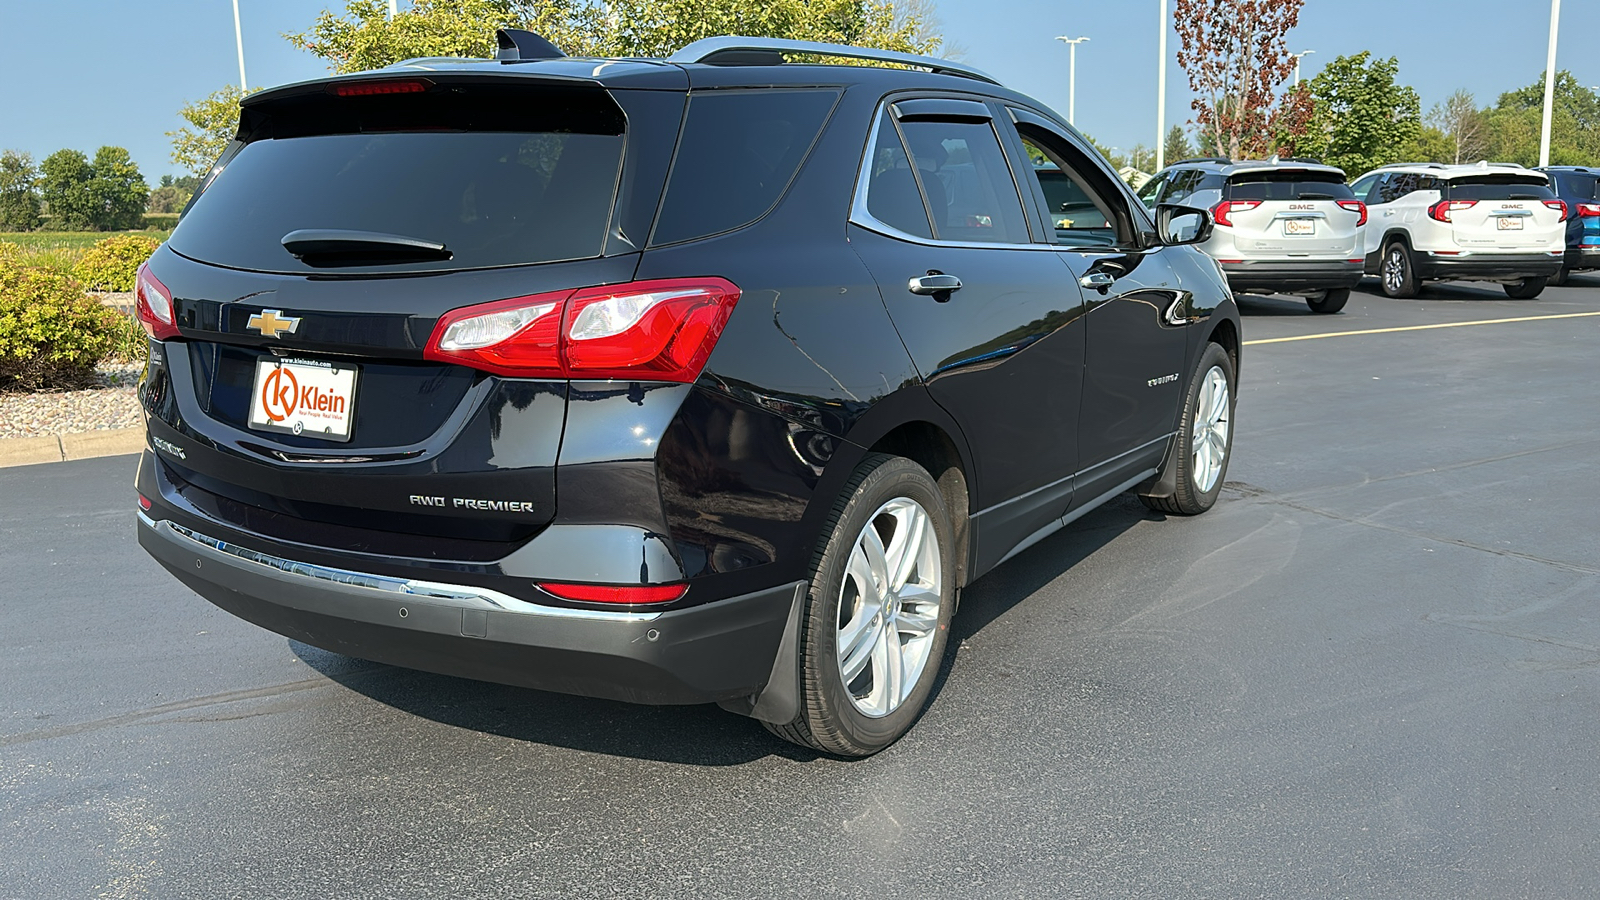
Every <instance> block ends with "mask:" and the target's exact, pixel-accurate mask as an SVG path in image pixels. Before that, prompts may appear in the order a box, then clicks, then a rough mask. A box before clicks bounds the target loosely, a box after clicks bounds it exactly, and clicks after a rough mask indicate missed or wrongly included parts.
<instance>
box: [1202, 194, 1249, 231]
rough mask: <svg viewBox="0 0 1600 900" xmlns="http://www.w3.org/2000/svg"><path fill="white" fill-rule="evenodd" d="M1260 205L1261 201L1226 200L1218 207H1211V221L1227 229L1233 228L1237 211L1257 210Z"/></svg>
mask: <svg viewBox="0 0 1600 900" xmlns="http://www.w3.org/2000/svg"><path fill="white" fill-rule="evenodd" d="M1260 205H1261V201H1260V200H1224V201H1222V202H1221V203H1218V204H1217V205H1216V206H1213V207H1211V220H1212V221H1213V222H1215V223H1217V224H1218V225H1222V226H1224V227H1226V228H1232V227H1233V219H1232V218H1231V217H1232V215H1233V213H1234V211H1236V210H1237V211H1239V212H1243V211H1245V210H1250V209H1255V208H1256V207H1258V206H1260Z"/></svg>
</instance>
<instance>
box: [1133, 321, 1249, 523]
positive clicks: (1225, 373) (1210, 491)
mask: <svg viewBox="0 0 1600 900" xmlns="http://www.w3.org/2000/svg"><path fill="white" fill-rule="evenodd" d="M1217 379H1220V381H1221V385H1222V390H1223V395H1222V397H1221V398H1217V397H1216V396H1215V395H1212V396H1210V397H1209V398H1208V396H1207V394H1208V392H1209V391H1214V390H1215V381H1216V380H1217ZM1234 383H1235V382H1234V373H1233V360H1232V359H1231V358H1230V357H1229V356H1228V353H1227V351H1226V350H1223V349H1222V347H1221V345H1219V344H1213V343H1209V342H1208V343H1207V344H1206V349H1205V352H1204V353H1201V354H1200V364H1199V365H1197V366H1195V370H1194V377H1192V378H1190V379H1189V391H1188V395H1187V398H1186V399H1185V402H1184V407H1183V425H1182V427H1181V428H1179V429H1178V437H1177V443H1175V444H1174V445H1173V447H1172V451H1171V452H1170V453H1168V454H1167V461H1166V463H1165V465H1167V466H1177V467H1178V471H1177V479H1176V488H1175V489H1174V491H1173V492H1172V496H1170V497H1147V496H1144V495H1142V494H1141V495H1140V496H1139V500H1140V501H1141V502H1143V503H1144V505H1145V506H1146V507H1148V508H1150V509H1153V510H1155V511H1157V512H1164V513H1174V514H1177V515H1181V516H1196V515H1199V514H1200V513H1203V512H1205V511H1206V510H1208V509H1210V508H1211V507H1212V506H1213V505H1215V504H1216V502H1217V495H1219V494H1221V493H1222V483H1223V481H1224V480H1226V478H1227V475H1228V460H1229V458H1230V457H1231V456H1232V455H1233V408H1234ZM1219 399H1220V402H1218V401H1219ZM1197 430H1198V431H1199V432H1200V436H1201V441H1200V443H1199V445H1198V446H1197V442H1196V431H1197ZM1202 453H1204V454H1205V457H1204V458H1202ZM1218 456H1220V460H1219V459H1218V458H1217V457H1218ZM1161 474H1162V475H1164V474H1165V472H1163V473H1161ZM1157 478H1158V480H1159V478H1160V475H1158V476H1157Z"/></svg>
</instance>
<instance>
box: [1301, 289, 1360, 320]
mask: <svg viewBox="0 0 1600 900" xmlns="http://www.w3.org/2000/svg"><path fill="white" fill-rule="evenodd" d="M1349 302H1350V289H1349V288H1335V289H1333V290H1330V291H1323V292H1322V294H1321V296H1318V297H1307V298H1306V305H1307V306H1309V307H1311V311H1312V312H1314V313H1322V314H1329V313H1336V312H1338V311H1339V310H1341V309H1344V305H1345V304H1346V303H1349Z"/></svg>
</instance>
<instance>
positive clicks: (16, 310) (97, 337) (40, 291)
mask: <svg viewBox="0 0 1600 900" xmlns="http://www.w3.org/2000/svg"><path fill="white" fill-rule="evenodd" d="M122 318H125V317H124V316H123V315H122V314H120V313H118V312H117V311H116V310H114V309H110V308H108V307H106V306H105V305H104V304H101V303H99V302H98V301H96V300H94V299H93V298H91V297H88V296H86V295H85V294H84V292H83V287H82V285H80V284H78V282H76V281H74V280H73V279H71V278H69V277H67V276H64V275H58V274H56V273H54V272H48V271H45V270H43V269H37V268H33V267H31V266H21V265H17V264H16V263H15V262H12V261H10V260H7V259H0V390H25V391H31V390H41V389H52V388H53V389H62V388H72V387H80V386H83V385H85V384H87V383H89V382H90V381H91V380H92V379H93V377H94V368H95V365H96V364H98V363H99V362H100V361H101V360H102V359H104V358H105V357H106V355H107V353H109V352H110V351H111V350H112V349H113V348H114V347H115V346H116V344H117V343H118V334H119V332H120V330H121V328H122V325H121V323H120V322H119V321H118V320H119V319H122Z"/></svg>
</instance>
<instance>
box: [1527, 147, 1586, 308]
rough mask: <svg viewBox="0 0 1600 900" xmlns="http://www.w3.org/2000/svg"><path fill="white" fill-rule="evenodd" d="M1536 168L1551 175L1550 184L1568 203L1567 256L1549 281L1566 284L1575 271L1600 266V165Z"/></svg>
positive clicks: (1561, 198) (1557, 194) (1559, 196)
mask: <svg viewBox="0 0 1600 900" xmlns="http://www.w3.org/2000/svg"><path fill="white" fill-rule="evenodd" d="M1534 171H1536V172H1543V173H1545V174H1546V175H1549V176H1550V187H1551V188H1552V189H1553V190H1554V191H1555V194H1556V197H1557V198H1558V199H1560V200H1561V202H1563V203H1565V204H1566V205H1567V252H1566V259H1565V261H1564V262H1563V263H1562V264H1561V271H1559V272H1557V273H1556V274H1554V275H1552V276H1550V283H1551V284H1566V283H1567V276H1568V275H1571V274H1572V273H1573V272H1589V271H1593V270H1595V269H1600V169H1594V168H1584V167H1583V166H1546V167H1545V168H1542V169H1535V170H1534Z"/></svg>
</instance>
